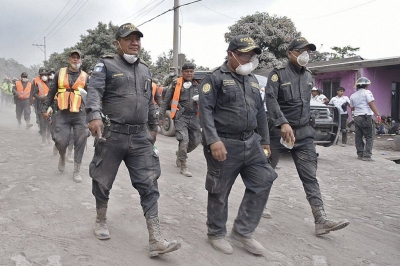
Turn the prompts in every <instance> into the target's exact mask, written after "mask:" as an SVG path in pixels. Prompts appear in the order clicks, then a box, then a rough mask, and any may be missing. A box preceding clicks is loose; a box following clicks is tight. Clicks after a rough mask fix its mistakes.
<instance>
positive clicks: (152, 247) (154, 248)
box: [146, 216, 181, 257]
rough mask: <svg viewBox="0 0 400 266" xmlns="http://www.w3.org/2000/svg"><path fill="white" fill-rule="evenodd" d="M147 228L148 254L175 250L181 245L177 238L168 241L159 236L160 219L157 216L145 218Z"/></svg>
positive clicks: (154, 254) (153, 254)
mask: <svg viewBox="0 0 400 266" xmlns="http://www.w3.org/2000/svg"><path fill="white" fill-rule="evenodd" d="M146 224H147V230H148V231H149V254H150V257H155V256H158V255H161V254H165V253H169V252H172V251H175V250H177V249H179V248H180V247H181V243H180V242H179V241H177V240H173V241H171V242H168V241H167V240H165V239H162V237H161V231H160V221H159V220H158V217H157V216H156V217H153V218H149V219H147V218H146Z"/></svg>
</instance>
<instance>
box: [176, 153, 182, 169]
mask: <svg viewBox="0 0 400 266" xmlns="http://www.w3.org/2000/svg"><path fill="white" fill-rule="evenodd" d="M175 154H176V161H175V163H176V166H177V167H179V168H180V167H181V160H180V159H179V157H178V152H175Z"/></svg>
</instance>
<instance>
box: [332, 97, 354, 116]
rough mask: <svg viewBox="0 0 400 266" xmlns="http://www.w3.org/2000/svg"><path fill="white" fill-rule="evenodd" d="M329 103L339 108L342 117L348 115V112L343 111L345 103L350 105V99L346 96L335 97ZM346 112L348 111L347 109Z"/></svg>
mask: <svg viewBox="0 0 400 266" xmlns="http://www.w3.org/2000/svg"><path fill="white" fill-rule="evenodd" d="M329 103H330V104H333V105H335V106H336V107H337V108H339V110H340V114H341V115H345V114H347V111H346V112H345V111H343V109H342V105H343V104H344V103H350V99H349V97H347V96H344V95H342V97H339V96H335V97H333V98H332V99H331V100H330V101H329ZM346 110H347V108H346Z"/></svg>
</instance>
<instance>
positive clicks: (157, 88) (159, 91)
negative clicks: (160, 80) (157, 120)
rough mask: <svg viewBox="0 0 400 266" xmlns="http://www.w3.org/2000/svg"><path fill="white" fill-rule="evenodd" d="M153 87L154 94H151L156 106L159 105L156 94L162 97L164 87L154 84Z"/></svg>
mask: <svg viewBox="0 0 400 266" xmlns="http://www.w3.org/2000/svg"><path fill="white" fill-rule="evenodd" d="M151 87H152V92H151V94H152V95H153V102H154V104H157V103H156V100H155V96H156V94H157V95H161V94H162V87H161V86H158V85H157V84H155V83H154V82H153V83H152V84H151Z"/></svg>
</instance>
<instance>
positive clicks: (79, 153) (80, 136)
mask: <svg viewBox="0 0 400 266" xmlns="http://www.w3.org/2000/svg"><path fill="white" fill-rule="evenodd" d="M81 65H82V59H81V52H80V51H78V50H72V51H71V52H70V53H69V58H68V67H63V68H60V69H59V70H58V72H57V73H56V74H55V76H54V82H52V84H51V86H50V90H49V93H48V94H47V97H46V101H45V102H44V104H43V107H42V115H43V117H44V118H45V119H47V120H49V115H48V114H47V109H48V108H49V107H53V102H54V96H57V110H54V112H55V114H53V116H52V119H55V120H56V124H55V132H54V134H53V138H54V141H55V144H56V146H57V149H58V152H59V154H60V159H59V161H58V170H59V171H60V172H64V170H65V159H66V158H65V157H66V156H65V155H66V151H67V147H68V144H69V141H70V138H72V137H73V138H74V150H75V151H74V172H73V175H72V177H73V179H74V181H75V182H77V183H78V182H82V176H81V174H80V169H81V164H82V157H83V152H84V151H85V146H86V141H87V137H88V131H87V123H86V114H85V111H84V103H83V100H82V96H81V90H83V89H86V85H87V74H86V72H85V71H82V70H80V67H81ZM71 127H72V128H73V129H74V130H73V134H71Z"/></svg>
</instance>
